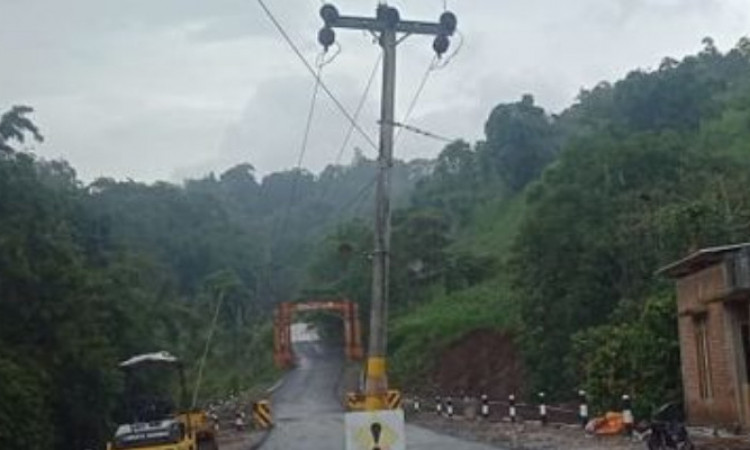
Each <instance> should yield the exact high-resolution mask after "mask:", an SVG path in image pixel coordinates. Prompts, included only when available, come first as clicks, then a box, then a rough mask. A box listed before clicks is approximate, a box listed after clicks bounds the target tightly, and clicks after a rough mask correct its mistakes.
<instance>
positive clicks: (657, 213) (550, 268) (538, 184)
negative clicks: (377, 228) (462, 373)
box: [329, 39, 750, 412]
mask: <svg viewBox="0 0 750 450" xmlns="http://www.w3.org/2000/svg"><path fill="white" fill-rule="evenodd" d="M703 44H704V47H703V49H702V50H701V51H700V52H699V53H698V54H696V55H691V56H688V57H686V58H684V59H683V60H682V61H677V60H674V59H671V58H665V59H664V60H663V61H662V62H661V63H660V65H659V67H658V68H657V69H655V70H636V71H633V72H631V73H629V74H628V75H627V76H626V77H625V78H624V79H622V80H619V81H617V82H614V83H609V82H602V83H600V84H598V85H597V86H595V87H594V88H593V89H590V90H584V91H582V92H581V93H580V95H579V97H578V99H577V101H576V102H575V103H574V104H573V105H571V106H570V107H569V108H567V109H566V110H564V111H563V112H561V113H560V114H557V115H551V114H549V113H546V112H545V111H544V110H543V109H541V108H539V107H538V106H536V105H535V103H534V99H533V97H532V96H530V95H526V96H524V97H523V98H522V99H521V100H520V101H519V102H517V103H511V104H502V105H499V106H497V107H496V108H495V109H494V110H493V111H492V113H491V114H490V116H489V118H488V120H487V123H486V125H485V132H486V139H485V140H483V141H480V142H476V143H474V144H469V143H466V142H455V143H453V144H451V145H449V146H447V147H446V148H445V150H443V152H442V153H441V154H440V156H439V157H438V158H437V161H436V165H435V170H434V172H433V174H432V175H431V176H430V177H427V178H425V179H423V180H421V181H420V182H419V183H418V184H417V186H416V190H415V192H414V194H413V195H412V198H411V206H410V207H409V208H406V209H403V210H401V211H399V212H398V213H397V214H396V220H395V223H394V243H396V245H395V247H394V250H393V253H394V254H393V258H394V267H393V277H392V278H393V279H392V282H393V285H392V286H393V292H392V301H393V309H392V330H391V334H390V344H391V351H392V354H393V355H394V359H393V361H392V373H393V374H394V375H395V378H396V380H397V381H398V382H400V383H401V384H403V385H405V386H406V387H409V386H412V387H414V388H417V389H420V388H423V387H424V386H425V385H429V382H430V381H431V374H433V373H434V369H435V364H436V362H437V361H438V360H439V357H440V354H441V352H442V351H443V350H444V349H446V348H447V347H448V346H449V345H450V344H451V343H453V342H456V341H457V340H458V339H460V338H462V337H464V336H467V335H469V334H470V333H471V332H472V331H475V330H477V329H490V330H492V329H494V330H498V331H500V332H511V333H512V334H513V336H515V341H516V344H517V345H518V346H519V347H520V349H521V351H522V354H523V363H524V365H525V371H526V377H525V378H526V380H527V385H526V386H525V389H526V391H527V392H526V393H527V394H529V395H531V394H533V393H535V392H537V391H538V390H544V391H546V392H548V393H549V395H551V396H552V397H553V398H556V399H558V400H559V399H566V398H569V397H570V396H571V395H574V392H575V391H576V390H577V389H579V388H585V389H587V390H588V391H589V392H590V393H591V395H592V397H593V399H594V402H595V403H596V404H597V405H598V406H601V407H609V406H612V405H614V404H615V402H616V401H617V399H618V398H619V397H620V396H621V395H622V394H624V393H629V394H631V395H633V396H634V397H635V399H636V404H637V405H636V406H637V408H638V410H639V411H640V412H644V411H646V410H648V409H650V408H652V407H654V406H655V405H657V404H661V403H664V402H666V401H668V400H673V399H679V398H680V388H681V384H680V380H679V349H678V342H677V337H676V316H675V299H674V295H673V290H674V289H673V286H672V284H671V283H670V282H669V280H665V279H663V278H662V277H659V276H658V275H656V274H655V272H656V271H657V270H658V268H659V267H660V266H662V265H664V264H666V263H668V262H671V261H673V260H675V259H677V258H680V257H682V256H684V255H685V254H686V253H688V252H690V251H692V250H695V249H697V248H699V247H703V246H709V245H716V244H726V243H729V242H738V241H744V240H748V238H750V191H748V189H747V186H748V185H750V40H748V39H742V40H741V41H740V42H739V44H738V45H737V47H736V48H734V49H732V50H730V51H729V52H727V53H722V52H720V51H719V50H718V49H717V48H716V47H715V46H714V44H713V42H712V41H711V40H710V39H706V40H705V41H704V43H703ZM334 237H335V236H334ZM349 237H351V236H348V235H344V234H342V235H339V241H346V239H348V238H349ZM334 240H335V239H334ZM359 276H360V277H361V278H362V277H363V276H362V275H359ZM345 279H346V277H344V279H342V280H339V281H338V283H339V285H340V286H342V287H343V286H346V281H345ZM329 281H330V280H329ZM359 295H360V296H361V297H359V298H366V297H365V295H366V293H364V292H362V293H360V294H359ZM466 370H467V371H468V370H472V368H470V367H467V368H466ZM499 382H501V380H500V381H499ZM466 389H468V390H471V389H472V387H471V386H467V387H466Z"/></svg>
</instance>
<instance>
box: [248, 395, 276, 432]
mask: <svg viewBox="0 0 750 450" xmlns="http://www.w3.org/2000/svg"><path fill="white" fill-rule="evenodd" d="M253 424H255V427H256V428H258V429H261V430H268V429H271V428H273V415H272V414H271V402H269V401H268V400H261V401H259V402H255V403H253Z"/></svg>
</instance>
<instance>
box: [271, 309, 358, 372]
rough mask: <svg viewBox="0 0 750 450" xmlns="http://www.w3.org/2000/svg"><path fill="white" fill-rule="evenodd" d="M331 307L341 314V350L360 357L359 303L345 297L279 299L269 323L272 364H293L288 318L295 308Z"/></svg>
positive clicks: (277, 365)
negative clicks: (271, 324)
mask: <svg viewBox="0 0 750 450" xmlns="http://www.w3.org/2000/svg"><path fill="white" fill-rule="evenodd" d="M307 311H332V312H336V313H339V314H341V319H342V321H343V322H344V353H345V355H346V358H347V359H349V360H351V361H356V360H360V359H362V356H363V354H364V351H363V349H362V336H361V326H360V323H359V305H358V304H357V303H355V302H353V301H351V300H349V299H346V298H343V299H311V300H307V301H303V302H283V303H280V304H279V305H278V306H277V307H276V311H275V312H274V326H273V358H274V363H275V364H276V367H278V368H282V369H284V368H288V367H291V366H293V365H294V352H293V351H292V332H291V326H292V320H293V318H294V315H295V314H296V313H298V312H307Z"/></svg>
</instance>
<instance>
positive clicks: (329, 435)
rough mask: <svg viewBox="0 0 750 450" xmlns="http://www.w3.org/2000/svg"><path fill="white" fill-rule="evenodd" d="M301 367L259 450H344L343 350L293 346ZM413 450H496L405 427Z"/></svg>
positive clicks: (285, 387)
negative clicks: (341, 392) (340, 398)
mask: <svg viewBox="0 0 750 450" xmlns="http://www.w3.org/2000/svg"><path fill="white" fill-rule="evenodd" d="M295 352H296V355H297V358H298V366H297V368H296V369H294V370H293V371H291V372H289V373H288V374H287V376H286V378H285V379H284V383H283V384H282V385H281V387H280V388H278V390H277V391H276V392H275V394H274V396H273V405H274V408H275V411H274V416H275V420H276V428H275V429H274V430H273V432H272V433H271V435H270V436H269V438H268V440H267V441H266V443H265V444H264V445H263V446H262V447H261V450H344V410H343V409H342V407H341V404H340V402H339V399H338V393H337V386H338V383H339V379H340V377H341V372H342V367H343V364H344V361H343V356H342V352H341V351H340V350H332V349H330V348H328V347H325V346H324V345H322V344H320V343H318V342H305V343H297V344H295ZM406 435H407V448H408V449H409V450H428V449H429V450H497V448H496V447H489V446H486V445H482V444H475V443H469V442H463V441H460V440H458V439H455V438H451V437H447V436H442V435H439V434H436V433H433V432H431V431H428V430H425V429H423V428H419V427H416V426H411V425H407V429H406Z"/></svg>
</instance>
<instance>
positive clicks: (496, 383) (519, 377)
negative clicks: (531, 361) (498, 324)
mask: <svg viewBox="0 0 750 450" xmlns="http://www.w3.org/2000/svg"><path fill="white" fill-rule="evenodd" d="M431 382H432V383H431V384H432V386H433V389H434V390H436V391H437V392H421V393H422V394H430V395H452V396H459V395H461V396H462V395H464V394H467V395H473V396H479V395H482V394H486V395H488V396H489V397H490V398H495V399H501V398H502V399H504V398H507V397H508V395H509V394H516V395H518V394H520V393H521V392H523V387H524V385H523V366H522V363H521V355H520V353H519V351H518V348H517V346H516V344H515V342H514V341H513V338H512V336H510V335H509V334H507V333H501V332H498V331H491V330H477V331H474V332H472V333H469V334H468V335H466V336H464V337H463V338H461V339H460V340H458V341H456V342H454V343H453V344H451V345H450V346H449V347H448V348H447V349H446V350H445V351H444V352H443V354H442V355H441V356H440V357H439V360H438V364H437V367H436V368H435V372H434V373H433V376H432V380H431Z"/></svg>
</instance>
